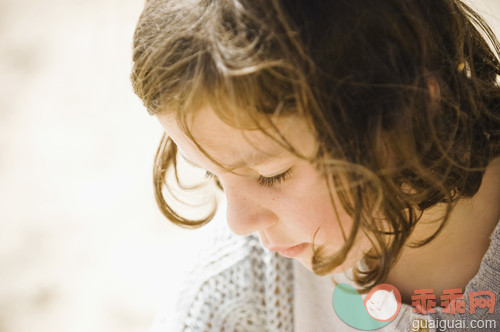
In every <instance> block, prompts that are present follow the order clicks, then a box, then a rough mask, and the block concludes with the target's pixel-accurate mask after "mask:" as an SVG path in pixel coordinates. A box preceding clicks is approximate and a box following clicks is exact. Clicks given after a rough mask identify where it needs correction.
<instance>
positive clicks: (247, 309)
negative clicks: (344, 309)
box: [151, 223, 500, 332]
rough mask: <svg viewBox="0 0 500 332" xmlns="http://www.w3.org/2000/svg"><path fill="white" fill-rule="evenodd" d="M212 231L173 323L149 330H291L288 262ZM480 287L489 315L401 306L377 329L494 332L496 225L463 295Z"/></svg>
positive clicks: (499, 250) (163, 321)
mask: <svg viewBox="0 0 500 332" xmlns="http://www.w3.org/2000/svg"><path fill="white" fill-rule="evenodd" d="M213 230H214V231H212V232H211V233H212V235H211V236H210V237H207V242H206V243H205V245H204V246H203V247H202V248H203V249H202V250H201V256H200V260H199V262H200V263H199V264H198V265H197V266H196V268H195V269H194V270H193V271H192V273H190V274H189V278H188V279H186V288H185V289H184V290H183V291H182V292H181V294H182V296H181V297H180V299H179V304H178V307H177V309H178V315H177V316H176V317H174V319H175V321H174V326H172V317H162V316H161V314H160V315H159V316H158V317H157V319H156V322H155V324H154V326H153V328H152V330H151V332H171V331H175V332H177V331H196V332H204V331H207V332H208V331H217V332H219V331H227V332H229V331H230V332H233V331H234V332H238V331H245V332H253V331H255V332H265V331H272V332H277V331H286V332H288V331H293V326H294V325H293V293H294V289H293V281H294V280H293V267H292V262H291V260H289V259H286V258H283V257H281V256H279V255H277V254H276V253H272V252H269V251H268V250H265V249H264V248H262V247H261V245H260V244H259V241H258V239H257V238H256V237H254V236H248V237H238V236H235V235H232V234H231V233H230V232H229V231H228V230H227V229H226V228H225V227H223V226H218V227H216V228H213ZM483 290H488V291H492V292H493V293H494V294H495V295H496V306H495V312H494V313H492V314H489V313H487V310H483V309H479V310H478V311H477V312H476V313H475V314H470V312H469V311H468V310H467V311H466V313H465V314H462V315H457V314H456V315H449V314H444V313H442V312H441V310H439V308H438V312H437V313H436V314H434V315H432V316H430V315H420V314H416V313H413V310H412V309H413V307H411V306H409V305H405V304H403V305H402V307H401V311H400V313H399V315H398V317H397V318H396V319H395V320H394V321H393V322H392V323H391V324H389V325H388V326H386V327H385V328H383V329H381V330H383V331H411V327H412V322H413V320H414V319H419V320H431V319H432V320H436V319H441V320H442V319H447V320H465V321H467V322H469V321H470V320H476V321H477V320H493V319H496V320H497V322H496V323H497V326H496V329H494V330H495V331H498V330H499V329H500V326H498V324H500V306H499V301H500V223H499V224H498V225H497V226H496V228H495V231H494V232H493V233H492V236H491V243H490V246H489V249H488V251H487V252H486V254H485V256H484V257H483V260H482V262H481V266H480V269H479V271H478V273H477V275H476V276H475V277H474V278H473V279H472V280H471V281H470V282H469V284H468V285H467V288H466V290H465V298H466V299H467V296H468V293H469V292H474V291H483ZM467 309H468V303H467ZM332 310H333V309H332ZM332 314H333V313H332ZM325 328H331V330H332V331H333V330H335V327H322V329H321V328H320V329H319V330H322V331H323V330H325ZM446 330H447V331H448V330H450V331H454V329H446ZM427 331H435V329H428V330H427ZM457 331H458V330H457ZM460 331H463V329H462V330H460ZM481 331H489V330H487V329H482V330H481ZM491 331H493V329H492V330H491ZM298 332H302V331H298ZM304 332H309V331H304Z"/></svg>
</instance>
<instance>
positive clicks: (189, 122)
mask: <svg viewBox="0 0 500 332" xmlns="http://www.w3.org/2000/svg"><path fill="white" fill-rule="evenodd" d="M157 117H158V120H159V121H160V123H161V124H162V125H163V127H164V128H165V130H166V132H167V135H169V136H170V138H171V139H172V140H173V141H174V142H175V143H176V144H177V146H178V147H179V149H180V150H181V152H182V153H183V154H184V155H185V156H186V157H187V158H188V159H189V160H191V161H193V162H194V163H196V164H198V165H204V164H205V163H206V162H207V160H206V159H207V158H206V156H204V153H200V152H201V151H200V148H201V149H202V150H203V151H204V152H205V153H206V154H207V155H209V156H210V157H211V158H213V159H214V160H216V161H217V162H218V163H220V164H221V165H222V166H224V167H226V168H229V169H235V168H241V167H252V166H256V165H258V164H260V163H263V162H265V161H267V160H269V159H271V158H277V157H280V156H285V155H286V154H290V153H291V151H290V150H292V149H293V150H296V152H297V153H298V154H301V155H304V156H306V157H312V154H314V153H315V148H316V140H315V139H314V135H313V132H312V130H311V129H310V128H309V127H308V126H307V123H306V121H304V120H302V119H300V118H298V117H296V116H286V117H280V118H278V119H275V120H273V121H272V123H267V124H265V123H260V125H262V127H263V129H252V130H248V129H247V130H242V129H238V128H235V127H234V126H232V125H230V124H228V123H226V122H224V121H223V120H221V119H220V118H219V117H218V116H217V114H216V113H215V112H214V111H213V110H212V109H211V108H210V107H205V108H202V109H200V110H198V111H196V112H193V113H191V114H189V115H188V116H187V118H186V126H187V130H188V132H189V133H190V135H191V137H189V135H188V134H187V133H186V132H185V130H184V128H182V127H181V125H180V124H179V121H178V119H176V117H175V115H173V114H170V113H162V114H159V115H158V116H157ZM264 130H265V132H264Z"/></svg>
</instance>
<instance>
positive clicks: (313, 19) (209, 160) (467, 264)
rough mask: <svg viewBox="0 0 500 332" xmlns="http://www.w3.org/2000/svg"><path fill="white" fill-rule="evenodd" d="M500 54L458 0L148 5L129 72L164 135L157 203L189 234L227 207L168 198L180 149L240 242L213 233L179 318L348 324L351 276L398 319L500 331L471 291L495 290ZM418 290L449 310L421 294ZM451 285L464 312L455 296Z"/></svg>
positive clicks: (271, 326)
mask: <svg viewBox="0 0 500 332" xmlns="http://www.w3.org/2000/svg"><path fill="white" fill-rule="evenodd" d="M499 51H500V46H499V44H498V41H497V40H496V39H495V37H494V35H493V33H492V31H491V30H490V29H489V28H488V26H487V25H486V24H485V23H484V21H483V20H482V19H481V18H480V17H479V16H478V15H477V14H476V13H475V12H474V11H473V10H471V9H470V8H469V7H468V6H466V5H465V4H464V3H462V2H460V1H459V0H419V1H414V0H384V1H371V0H337V1H320V0H314V1H294V0H282V1H279V0H189V1H173V0H171V1H169V0H148V1H146V5H145V8H144V11H143V13H142V15H141V17H140V19H139V23H138V25H137V29H136V32H135V35H134V54H133V60H134V67H133V71H132V81H133V85H134V89H135V92H136V93H137V94H138V95H139V96H140V97H141V99H142V100H143V102H144V104H145V106H146V107H147V109H148V111H149V113H150V114H154V115H155V116H156V117H157V118H158V120H159V121H160V123H161V124H162V125H163V127H164V128H165V130H166V135H165V136H164V138H163V140H162V142H161V144H160V147H159V149H158V153H157V156H156V162H155V169H154V180H155V182H154V183H155V189H156V198H157V201H158V204H159V206H160V209H161V210H162V212H163V213H164V214H165V216H166V217H167V218H168V219H170V220H171V221H172V222H174V223H176V224H179V225H183V226H188V227H198V226H201V225H203V224H206V223H207V222H208V221H209V220H210V219H211V218H212V217H213V214H214V213H211V214H209V215H208V216H207V217H206V218H202V219H200V220H192V219H188V218H184V217H182V215H180V214H179V213H177V212H176V211H175V209H173V208H172V206H171V204H169V203H167V201H166V199H165V198H164V194H165V192H164V190H163V189H164V188H165V186H167V181H166V180H167V178H168V174H169V171H170V170H172V171H174V172H175V178H176V179H178V178H179V177H178V176H177V168H176V167H177V157H178V156H179V155H181V156H183V158H185V159H187V160H189V161H190V162H191V163H192V164H195V165H197V166H199V167H201V168H203V169H205V170H207V174H208V175H209V177H210V179H211V180H209V181H214V182H216V183H217V184H218V185H219V187H220V188H221V189H222V190H223V191H224V193H225V196H226V200H227V224H228V226H229V229H230V230H231V231H232V232H233V233H235V234H236V235H239V236H244V237H235V236H233V235H228V234H226V233H224V231H222V233H221V234H219V235H215V236H214V238H212V239H211V240H210V241H211V242H212V249H211V250H209V251H208V252H206V254H207V255H206V259H205V264H204V265H203V266H201V267H200V269H199V270H198V271H197V272H196V274H194V275H193V278H194V279H193V280H191V281H190V288H189V289H188V290H187V292H186V293H184V294H183V303H181V305H180V313H179V316H178V317H177V318H178V323H179V325H178V329H181V330H187V331H291V330H296V331H330V330H341V329H344V328H348V325H346V324H345V323H344V322H342V321H341V320H339V317H337V315H336V313H335V311H334V310H333V309H332V307H331V300H332V293H333V291H334V288H335V284H334V282H332V280H331V278H330V277H331V276H332V275H333V274H334V273H339V272H343V271H349V273H348V274H347V275H348V276H350V278H351V279H352V282H353V283H354V284H355V285H356V286H357V287H358V288H359V290H360V292H361V293H366V292H367V291H369V290H370V289H372V287H374V286H376V285H379V284H381V283H388V284H390V285H393V286H394V287H396V288H397V289H398V290H399V292H400V293H401V301H402V306H401V310H400V312H399V314H398V316H397V317H396V319H394V321H392V322H391V323H390V324H389V325H387V326H386V327H385V329H388V330H396V331H402V330H410V329H412V328H414V326H415V324H412V323H413V322H414V321H415V320H417V319H419V320H422V321H430V320H433V319H437V318H439V319H448V320H463V321H465V322H467V323H469V322H471V321H472V320H478V319H486V318H489V319H496V324H500V321H498V320H499V314H498V313H496V312H500V308H496V312H495V313H493V314H490V313H489V312H488V308H483V309H477V310H476V311H475V312H474V313H473V312H472V311H473V310H469V309H471V307H472V306H471V305H470V303H469V297H468V296H469V295H472V294H475V293H473V292H476V291H488V292H489V293H488V294H489V295H490V297H491V295H492V294H493V295H496V298H497V299H498V298H499V297H500V283H499V282H498V280H499V278H500V256H499V255H500V254H499V250H500V227H497V223H498V221H499V219H500V204H499V203H500V158H498V157H499V155H500V145H499V137H500V136H499V134H500V87H499V85H498V82H499V75H500V64H499V53H500V52H499ZM180 185H181V186H182V184H180ZM167 187H168V186H167ZM257 239H258V240H257ZM263 248H267V249H263ZM283 256H284V257H287V258H294V259H293V260H288V259H286V258H283ZM297 262H300V263H302V264H301V265H300V264H297ZM309 270H310V271H312V272H314V273H312V272H310V271H309ZM319 276H327V277H326V278H321V277H319ZM337 280H338V279H337ZM421 289H430V290H431V291H432V293H433V294H435V299H436V301H437V304H436V309H437V310H436V312H435V313H433V312H432V311H434V310H432V306H431V310H429V312H427V311H426V310H425V308H424V310H423V311H422V307H417V306H416V305H415V298H414V296H415V294H417V292H415V291H416V290H421ZM450 289H459V290H460V292H461V293H464V301H465V303H466V308H467V310H465V312H464V313H461V312H459V313H458V314H457V315H452V314H451V313H447V311H450V310H449V309H450V308H449V307H448V308H446V305H443V304H441V305H442V306H444V307H445V308H442V307H440V303H439V299H440V295H442V294H445V293H446V292H447V290H450ZM412 297H413V298H412ZM487 298H488V297H487V296H486V297H484V301H486V300H487ZM494 301H495V299H493V305H494V304H495V303H494ZM497 304H498V301H497ZM490 305H491V304H490ZM483 307H484V306H483ZM419 308H420V309H419ZM443 309H445V310H444V311H443ZM461 311H463V310H461ZM158 326H159V327H160V326H161V320H160V323H159V325H158ZM450 329H451V328H450Z"/></svg>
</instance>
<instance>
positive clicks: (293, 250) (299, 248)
mask: <svg viewBox="0 0 500 332" xmlns="http://www.w3.org/2000/svg"><path fill="white" fill-rule="evenodd" d="M266 247H267V246H266ZM306 247H307V243H300V244H297V245H295V246H291V247H267V248H268V249H269V250H271V251H274V252H277V253H278V254H280V255H281V256H284V257H288V258H294V257H297V256H298V255H300V254H301V253H302V252H303V251H304V249H306Z"/></svg>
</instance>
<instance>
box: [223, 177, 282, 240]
mask: <svg viewBox="0 0 500 332" xmlns="http://www.w3.org/2000/svg"><path fill="white" fill-rule="evenodd" d="M224 191H225V193H226V203H227V224H228V227H229V229H230V230H231V231H232V232H233V233H235V234H237V235H250V234H252V233H254V232H257V231H260V230H264V229H266V228H268V227H271V226H272V225H274V224H275V223H276V222H277V221H278V218H277V215H276V214H275V213H274V212H273V211H272V210H271V209H270V208H268V207H264V206H263V205H262V204H261V203H263V202H264V201H263V199H264V197H263V196H262V195H258V193H252V192H251V191H248V190H245V188H242V187H241V186H240V187H228V186H224Z"/></svg>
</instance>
